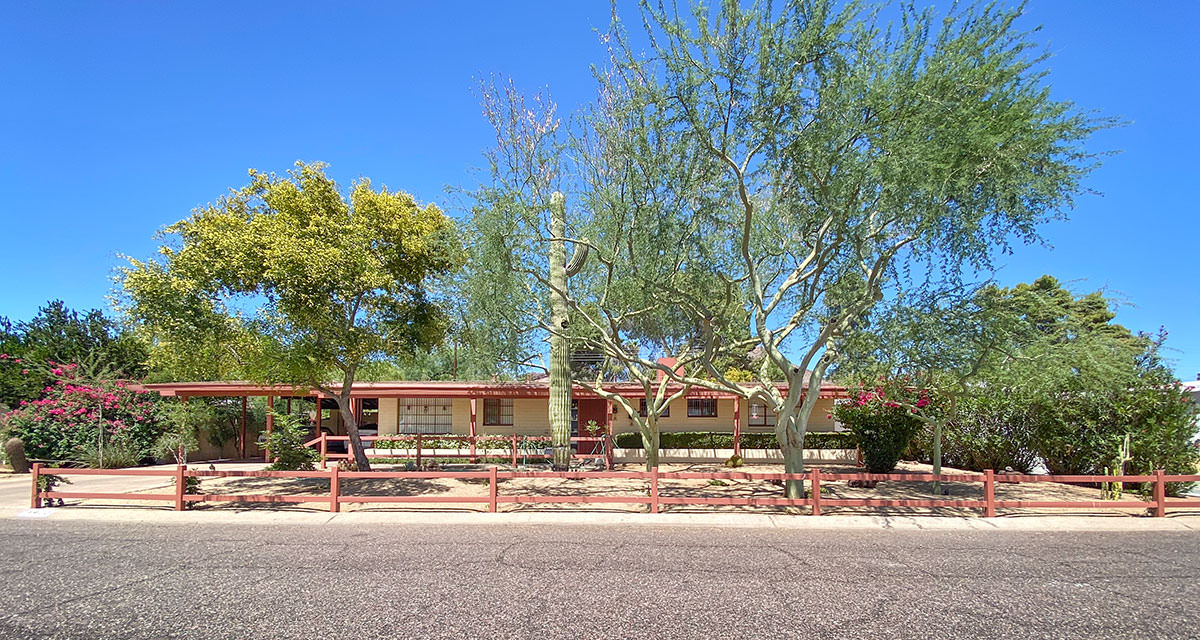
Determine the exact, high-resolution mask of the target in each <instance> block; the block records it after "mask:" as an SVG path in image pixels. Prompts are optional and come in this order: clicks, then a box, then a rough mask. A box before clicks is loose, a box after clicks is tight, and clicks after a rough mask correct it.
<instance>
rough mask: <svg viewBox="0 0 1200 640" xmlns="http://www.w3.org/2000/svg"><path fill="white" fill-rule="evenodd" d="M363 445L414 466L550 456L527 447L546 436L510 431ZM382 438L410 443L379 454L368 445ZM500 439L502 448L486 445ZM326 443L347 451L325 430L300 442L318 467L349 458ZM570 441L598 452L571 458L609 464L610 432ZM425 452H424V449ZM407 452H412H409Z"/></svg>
mask: <svg viewBox="0 0 1200 640" xmlns="http://www.w3.org/2000/svg"><path fill="white" fill-rule="evenodd" d="M361 438H362V440H363V443H364V444H363V446H364V448H369V449H372V452H371V453H367V454H366V456H367V458H369V459H381V458H408V457H411V458H415V460H416V464H417V466H418V467H420V466H421V461H422V460H423V459H424V458H469V459H471V460H477V459H479V458H481V457H484V456H485V455H486V452H487V451H506V452H507V456H506V457H508V458H509V461H510V463H511V464H512V466H514V467H515V466H517V460H518V459H521V458H535V459H538V460H545V459H548V458H551V457H553V456H551V455H550V454H547V453H545V451H544V449H545V448H547V447H538V448H531V447H530V445H531V443H546V444H547V445H549V443H550V440H551V439H550V437H549V436H518V435H517V434H515V433H514V434H512V435H510V436H463V435H450V434H446V435H441V434H420V433H418V434H412V435H407V434H401V435H383V436H361ZM379 440H383V441H384V442H404V441H408V442H410V443H411V445H406V446H400V447H391V448H388V449H384V451H402V452H404V455H396V454H394V453H380V450H379V448H378V447H374V446H371V445H372V444H374V443H375V442H377V441H379ZM446 440H449V441H452V442H457V443H459V446H458V447H457V448H455V449H453V450H447V449H445V448H429V447H428V446H427V445H428V444H429V443H430V442H434V443H436V442H437V441H446ZM501 441H503V442H504V444H505V446H504V447H496V446H487V445H489V444H495V443H499V442H501ZM330 442H343V443H346V447H345V448H346V449H347V451H348V450H349V448H350V447H349V442H350V436H332V435H329V434H327V433H325V432H321V435H320V436H318V437H316V438H313V439H312V440H309V441H308V442H305V443H304V446H306V447H313V448H315V449H316V450H317V451H319V452H320V453H321V466H322V467H324V466H325V462H326V461H327V460H350V459H352V458H353V457H354V456H353V455H352V454H350V453H349V452H347V453H330V451H329V443H330ZM480 442H482V443H483V444H484V447H483V449H484V451H483V454H481V453H480V452H479V450H478V447H477V444H478V443H480ZM571 443H572V444H591V445H593V446H598V449H599V450H598V451H596V452H595V453H590V454H589V453H574V454H571V458H572V459H575V460H595V459H599V458H603V459H604V466H605V468H607V469H612V467H613V438H612V436H610V435H601V436H580V437H574V438H571ZM427 451H428V452H429V453H426V452H427ZM410 452H411V454H412V455H409V453H410Z"/></svg>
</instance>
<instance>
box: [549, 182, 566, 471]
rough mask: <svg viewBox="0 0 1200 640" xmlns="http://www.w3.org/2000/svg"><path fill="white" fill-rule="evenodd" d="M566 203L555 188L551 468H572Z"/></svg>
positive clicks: (552, 212)
mask: <svg viewBox="0 0 1200 640" xmlns="http://www.w3.org/2000/svg"><path fill="white" fill-rule="evenodd" d="M566 215H567V214H566V204H565V203H564V201H563V196H562V194H561V193H558V192H557V191H556V192H554V195H553V196H551V198H550V235H551V237H552V238H554V239H553V240H551V241H550V323H551V326H552V327H553V328H554V331H553V332H552V333H551V334H550V407H549V414H550V444H551V446H552V447H554V460H553V465H554V469H555V470H558V471H564V470H566V469H569V468H570V467H571V367H570V357H571V353H570V348H569V347H568V345H567V338H566V336H564V335H562V334H561V333H560V332H562V331H566V329H567V301H566V299H565V297H564V295H563V294H564V293H565V292H566V290H567V245H566V242H564V241H563V240H562V239H561V238H562V237H563V235H564V234H565V233H566Z"/></svg>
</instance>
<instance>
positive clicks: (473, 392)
mask: <svg viewBox="0 0 1200 640" xmlns="http://www.w3.org/2000/svg"><path fill="white" fill-rule="evenodd" d="M330 386H331V388H333V389H337V388H338V385H330ZM751 386H753V385H746V387H751ZM136 388H139V389H144V390H146V391H156V392H158V393H159V394H161V395H164V396H180V397H188V396H323V395H325V394H323V393H321V392H319V391H316V390H315V389H307V388H304V387H293V386H291V385H278V384H277V385H269V384H257V383H253V382H245V381H221V382H161V383H152V384H143V385H137V386H136ZM605 388H606V389H609V390H611V391H613V392H616V393H619V394H621V395H624V396H626V397H632V396H638V397H640V396H641V395H642V394H643V390H642V386H641V385H640V384H636V383H628V382H619V383H613V384H611V385H606V387H605ZM787 388H788V387H787V385H786V384H781V385H779V390H780V391H782V392H784V393H786V392H787ZM678 389H679V387H677V386H676V387H675V390H678ZM670 392H671V391H670V390H668V393H670ZM572 393H573V395H575V396H576V397H580V398H594V397H597V395H596V394H595V393H593V392H592V391H591V390H589V389H587V388H586V387H583V386H581V385H575V388H574V390H573V392H572ZM845 396H846V388H845V387H842V386H839V385H834V384H828V383H827V384H823V385H821V397H823V398H842V397H845ZM350 397H352V398H416V397H434V398H489V397H491V398H549V397H550V385H549V383H548V382H546V381H544V380H542V381H537V382H488V381H454V382H450V381H444V380H429V381H398V382H356V383H354V388H353V389H352V390H351V391H350ZM688 397H689V398H733V397H735V394H733V393H730V392H728V391H713V390H711V389H704V388H700V387H692V388H691V390H689V391H688Z"/></svg>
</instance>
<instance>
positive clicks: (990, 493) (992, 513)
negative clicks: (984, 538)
mask: <svg viewBox="0 0 1200 640" xmlns="http://www.w3.org/2000/svg"><path fill="white" fill-rule="evenodd" d="M983 502H984V507H983V517H985V518H995V517H996V472H995V471H992V470H991V469H984V471H983Z"/></svg>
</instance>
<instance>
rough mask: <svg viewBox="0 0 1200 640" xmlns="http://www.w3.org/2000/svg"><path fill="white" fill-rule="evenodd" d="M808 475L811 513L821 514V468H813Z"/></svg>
mask: <svg viewBox="0 0 1200 640" xmlns="http://www.w3.org/2000/svg"><path fill="white" fill-rule="evenodd" d="M809 475H810V476H812V477H811V478H810V479H809V485H810V486H809V489H810V490H811V491H812V514H813V515H814V516H819V515H821V470H820V469H817V468H814V469H813V470H812V471H811V472H809Z"/></svg>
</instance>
